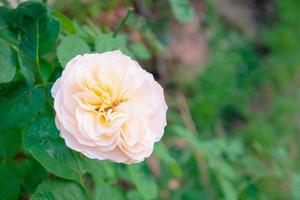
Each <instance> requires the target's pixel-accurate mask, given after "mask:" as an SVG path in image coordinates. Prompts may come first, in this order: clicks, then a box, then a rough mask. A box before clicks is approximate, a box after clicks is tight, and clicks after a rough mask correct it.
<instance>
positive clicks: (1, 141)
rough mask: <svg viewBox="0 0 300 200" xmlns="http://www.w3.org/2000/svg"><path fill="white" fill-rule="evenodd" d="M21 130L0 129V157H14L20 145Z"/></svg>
mask: <svg viewBox="0 0 300 200" xmlns="http://www.w3.org/2000/svg"><path fill="white" fill-rule="evenodd" d="M21 139H22V136H21V130H19V129H7V130H6V129H4V130H0V158H1V157H2V158H10V157H14V156H15V155H16V153H17V152H18V151H19V149H20V146H21Z"/></svg>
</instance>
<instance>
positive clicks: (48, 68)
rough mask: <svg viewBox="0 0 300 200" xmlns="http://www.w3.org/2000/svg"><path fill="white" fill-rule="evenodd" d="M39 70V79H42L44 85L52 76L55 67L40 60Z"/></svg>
mask: <svg viewBox="0 0 300 200" xmlns="http://www.w3.org/2000/svg"><path fill="white" fill-rule="evenodd" d="M40 68H41V76H42V77H41V78H42V79H43V82H44V83H47V82H48V80H49V78H50V77H51V75H52V72H53V71H54V68H55V65H51V64H50V63H48V62H47V61H44V60H41V62H40Z"/></svg>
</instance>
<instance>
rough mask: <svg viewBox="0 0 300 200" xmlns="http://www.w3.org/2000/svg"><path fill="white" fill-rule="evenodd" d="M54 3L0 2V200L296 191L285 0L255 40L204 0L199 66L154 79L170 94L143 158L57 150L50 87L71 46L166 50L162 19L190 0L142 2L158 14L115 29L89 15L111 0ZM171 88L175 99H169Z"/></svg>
mask: <svg viewBox="0 0 300 200" xmlns="http://www.w3.org/2000/svg"><path fill="white" fill-rule="evenodd" d="M61 2H63V1H58V2H57V4H56V5H55V6H54V7H56V8H57V9H53V8H50V7H49V6H48V5H47V4H45V3H42V2H39V1H27V2H25V3H21V4H19V5H18V7H17V8H15V9H12V8H9V7H0V47H1V48H0V94H1V97H0V111H1V117H0V160H1V161H0V174H1V176H0V198H1V199H5V200H15V199H29V198H30V199H33V200H35V199H58V200H60V199H80V200H85V199H94V200H99V199H112V200H114V199H115V200H119V199H128V200H141V199H175V200H176V199H185V200H187V199H208V200H211V199H224V200H235V199H245V200H254V199H295V200H296V199H299V198H300V197H299V191H298V188H299V187H300V175H299V173H300V169H299V166H300V163H299V161H300V157H299V155H300V154H299V147H298V146H299V145H298V144H299V139H300V138H299V134H298V132H299V127H298V119H299V117H300V116H299V113H300V112H299V110H300V109H299V108H300V107H299V99H300V93H299V89H298V85H299V67H298V66H299V65H300V58H299V55H298V54H299V52H300V47H299V45H298V44H299V34H300V33H299V30H300V29H299V23H298V21H297V19H298V18H299V17H300V16H299V12H298V10H297V8H298V7H299V3H298V2H297V1H294V0H285V1H280V0H277V1H276V8H277V10H278V15H277V19H276V20H275V21H276V22H273V24H272V26H268V25H265V24H264V25H261V27H260V31H259V33H258V34H259V35H260V38H248V37H245V36H244V35H243V34H241V33H240V32H239V31H237V30H235V29H234V28H232V27H230V26H229V25H228V24H226V23H223V21H222V20H221V19H220V18H219V17H218V16H217V9H216V7H217V6H216V4H215V1H205V2H204V3H205V5H206V9H205V11H204V12H205V13H203V14H204V15H205V31H206V32H208V33H209V34H207V35H208V36H207V37H208V38H207V39H208V46H209V49H208V51H209V55H210V57H209V59H208V61H207V64H206V66H205V69H204V70H203V71H202V72H201V73H200V74H199V75H198V76H197V78H196V79H195V80H192V81H186V82H184V83H179V82H177V80H176V78H173V77H172V80H171V83H169V84H165V91H166V94H167V96H171V98H170V99H171V100H170V101H169V102H171V103H170V106H169V112H168V126H167V128H166V131H165V135H164V137H163V139H162V141H160V142H159V143H157V144H156V145H155V150H154V153H153V155H152V156H151V158H149V159H147V161H145V162H143V163H140V164H133V165H123V164H114V163H111V162H109V161H98V160H92V159H88V158H86V157H84V156H82V155H81V154H79V153H78V152H74V151H73V150H71V149H69V148H68V147H67V146H66V145H65V143H64V141H63V139H62V138H61V137H60V136H59V132H58V130H57V129H56V126H55V122H54V111H53V99H52V98H51V95H50V89H51V86H52V84H53V82H54V81H55V80H56V79H57V78H58V77H59V76H60V74H61V72H62V70H63V68H64V67H65V65H66V63H67V62H68V60H70V59H71V58H72V57H74V56H76V55H78V54H84V53H89V52H104V51H108V50H115V49H120V50H121V51H122V52H123V53H125V54H127V55H130V56H131V57H134V58H135V59H137V60H138V61H139V62H142V63H143V64H145V66H147V65H151V64H153V63H156V62H158V60H159V58H160V56H162V55H165V54H166V55H165V56H168V53H169V52H167V51H168V47H167V46H168V42H169V39H168V34H169V33H168V32H167V31H168V30H166V27H168V26H169V25H170V24H172V23H175V22H174V19H175V20H176V21H177V22H179V23H181V24H185V23H190V22H193V20H195V19H196V14H197V13H196V11H195V10H194V9H193V7H192V5H193V4H192V3H191V2H193V1H191V2H190V1H188V0H184V1H179V0H165V1H161V2H162V4H161V5H160V6H157V5H156V4H155V3H153V2H152V1H145V2H144V4H143V6H146V7H149V8H151V9H154V10H155V11H157V13H158V14H157V15H158V17H157V16H156V18H155V17H154V19H148V18H147V17H146V16H147V14H145V13H138V12H133V13H132V14H131V15H130V16H129V18H128V20H127V21H124V22H125V26H124V27H121V28H122V29H121V30H120V32H118V30H117V28H116V27H117V26H114V27H110V26H109V23H105V22H102V21H100V22H97V21H95V18H97V17H98V16H97V15H95V13H99V12H100V13H101V12H102V11H103V12H105V13H108V12H111V11H112V10H114V9H115V8H117V7H118V6H117V3H118V2H119V1H117V0H114V1H109V2H107V3H106V4H104V3H101V2H100V1H99V2H98V1H97V3H95V4H97V5H98V6H94V5H93V6H90V7H86V5H85V4H84V5H83V4H78V3H72V4H70V5H69V4H68V6H70V9H74V10H75V12H76V14H74V13H73V14H72V12H63V9H61V7H60V4H61ZM124 2H125V3H124ZM124 2H123V4H124V5H125V6H126V7H129V6H133V4H132V2H131V1H124ZM76 6H77V8H76ZM81 6H83V7H84V9H83V8H82V7H81ZM76 9H78V10H76ZM94 9H100V10H94ZM81 11H82V12H81ZM63 13H68V14H69V15H70V16H71V18H72V20H71V19H70V18H69V17H67V16H65V15H64V14H63ZM77 13H81V14H80V15H78V14H77ZM77 15H78V16H77ZM107 15H108V14H107ZM73 18H74V19H73ZM86 18H91V19H94V21H90V20H86ZM173 18H174V19H173ZM83 19H85V21H84V20H83ZM83 21H84V22H83ZM121 21H122V19H120V20H119V21H117V24H120V23H121ZM83 23H84V24H85V25H82V24H83ZM114 31H115V32H114ZM136 33H138V34H137V35H138V36H135V37H133V36H132V35H134V34H136ZM170 34H171V33H170ZM259 47H260V48H262V47H264V48H265V49H267V50H268V51H267V53H262V52H261V51H259V50H258V49H259ZM183 53H185V52H183ZM147 69H148V68H147ZM149 70H150V71H152V72H157V71H159V70H161V69H154V68H149ZM164 81H165V80H162V82H164ZM174 88H175V89H174ZM174 90H175V91H174ZM174 93H175V94H176V95H177V94H178V93H180V94H183V96H184V97H186V99H187V102H186V105H184V103H185V102H183V103H182V102H180V103H179V105H173V104H172V102H173V100H174V99H176V98H177V97H176V95H173V94H174ZM181 106H186V107H185V112H187V113H183V111H182V109H180V107H181ZM189 111H190V112H189ZM186 114H188V115H189V114H190V115H191V116H190V120H191V121H192V125H193V126H194V127H193V126H192V127H190V126H189V125H190V124H188V123H186V118H185V115H186Z"/></svg>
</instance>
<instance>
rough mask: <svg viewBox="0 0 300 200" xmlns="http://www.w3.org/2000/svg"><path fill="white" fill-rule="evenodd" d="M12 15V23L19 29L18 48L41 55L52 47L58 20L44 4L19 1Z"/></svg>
mask: <svg viewBox="0 0 300 200" xmlns="http://www.w3.org/2000/svg"><path fill="white" fill-rule="evenodd" d="M14 17H15V19H14V20H15V24H14V25H15V27H16V28H18V29H19V30H20V49H21V50H23V51H24V52H25V53H26V54H28V55H29V56H31V57H36V56H42V55H44V54H46V53H48V52H49V51H50V50H51V49H52V48H53V46H54V45H55V43H56V40H57V38H58V34H59V22H58V21H57V20H56V19H55V18H54V17H53V16H52V15H51V12H50V10H49V9H48V7H47V6H46V5H45V4H43V3H39V2H35V1H27V2H24V3H21V4H19V6H18V7H17V8H16V9H15V12H14Z"/></svg>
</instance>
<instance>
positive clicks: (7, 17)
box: [0, 7, 18, 48]
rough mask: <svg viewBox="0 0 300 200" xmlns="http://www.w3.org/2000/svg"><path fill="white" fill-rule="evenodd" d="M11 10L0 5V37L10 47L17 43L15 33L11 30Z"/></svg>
mask: <svg viewBox="0 0 300 200" xmlns="http://www.w3.org/2000/svg"><path fill="white" fill-rule="evenodd" d="M12 21H13V10H12V9H10V8H7V7H0V37H1V38H2V39H4V40H5V41H6V42H7V43H8V44H9V45H10V46H11V47H14V48H15V47H16V46H17V45H18V38H17V35H16V33H15V32H14V31H13V30H12V26H11V22H12Z"/></svg>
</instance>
